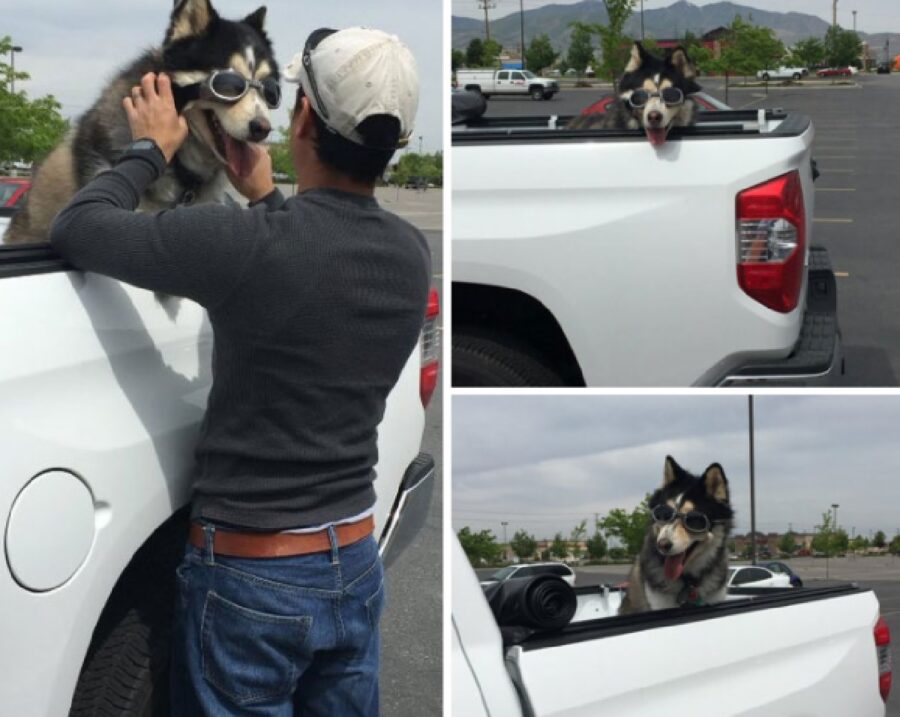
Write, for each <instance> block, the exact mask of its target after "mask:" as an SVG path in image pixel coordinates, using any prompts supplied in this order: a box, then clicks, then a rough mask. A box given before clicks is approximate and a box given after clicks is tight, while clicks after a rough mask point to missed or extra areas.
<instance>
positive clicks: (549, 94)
mask: <svg viewBox="0 0 900 717" xmlns="http://www.w3.org/2000/svg"><path fill="white" fill-rule="evenodd" d="M544 99H545V100H552V99H553V93H552V92H545V93H544Z"/></svg>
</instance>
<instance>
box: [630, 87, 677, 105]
mask: <svg viewBox="0 0 900 717" xmlns="http://www.w3.org/2000/svg"><path fill="white" fill-rule="evenodd" d="M651 97H659V98H660V99H661V100H662V101H663V102H665V103H666V105H667V106H669V107H672V106H673V105H680V104H681V103H682V102H684V92H682V91H681V90H679V89H678V88H677V87H666V88H665V89H663V90H660V91H659V92H648V91H647V90H635V91H634V92H632V93H631V97H629V98H628V103H629V104H630V105H631V106H632V107H634V108H635V109H640V108H641V107H645V106H646V105H647V103H648V102H649V101H650V98H651Z"/></svg>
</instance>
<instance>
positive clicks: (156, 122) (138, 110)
mask: <svg viewBox="0 0 900 717" xmlns="http://www.w3.org/2000/svg"><path fill="white" fill-rule="evenodd" d="M122 105H123V106H124V107H125V114H126V115H128V124H129V125H131V136H132V137H133V138H134V139H141V138H142V137H149V138H150V139H152V140H153V141H154V142H156V144H157V145H158V146H159V148H160V149H161V150H162V152H163V154H164V155H165V156H166V162H171V161H172V157H174V156H175V152H177V151H178V148H179V147H181V145H182V143H183V142H184V140H185V139H187V135H188V125H187V120H185V118H184V117H182V116H181V115H180V114H178V111H177V110H176V109H175V98H174V97H173V96H172V81H171V80H170V79H169V76H168V75H165V74H162V73H160V74H159V75H157V74H156V73H154V72H148V73H147V74H146V75H144V76H143V77H142V78H141V84H140V85H137V86H135V87H132V88H131V95H130V96H129V97H126V98H125V99H123V100H122Z"/></svg>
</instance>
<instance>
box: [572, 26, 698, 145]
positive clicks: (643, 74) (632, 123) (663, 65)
mask: <svg viewBox="0 0 900 717" xmlns="http://www.w3.org/2000/svg"><path fill="white" fill-rule="evenodd" d="M696 76H697V72H696V70H695V69H694V65H693V64H692V63H691V61H690V59H689V58H688V55H687V52H686V51H685V49H684V48H683V47H680V46H679V47H676V48H675V49H669V50H666V54H665V57H663V58H662V59H660V58H658V57H656V56H655V55H651V54H650V53H649V52H647V51H646V50H645V49H644V47H643V46H642V45H641V43H639V42H636V43H634V46H633V47H632V48H631V59H630V60H629V62H628V65H627V66H626V67H625V74H623V75H622V77H621V78H620V79H619V85H618V87H619V96H618V99H617V100H616V101H615V102H613V103H612V104H611V105H610V106H609V109H607V111H606V112H605V113H603V114H599V113H588V114H582V115H580V116H579V117H576V118H575V119H573V120H572V121H571V122H570V123H569V125H568V127H569V128H570V129H591V128H593V127H598V128H606V129H643V130H644V132H646V134H647V139H649V140H650V144H652V145H653V146H654V147H658V146H660V145H662V144H664V143H665V141H666V136H667V135H668V134H669V130H670V129H671V128H672V127H686V126H688V125H691V124H693V123H694V122H695V120H696V116H697V105H696V104H695V102H694V100H692V99H691V94H693V93H694V92H699V91H700V85H698V84H697V83H696V82H695V81H694V78H695V77H696Z"/></svg>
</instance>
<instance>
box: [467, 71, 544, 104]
mask: <svg viewBox="0 0 900 717" xmlns="http://www.w3.org/2000/svg"><path fill="white" fill-rule="evenodd" d="M456 85H457V87H461V88H463V89H464V90H470V91H472V92H480V93H481V94H482V95H484V96H485V97H490V96H491V95H531V99H533V100H549V99H550V98H551V97H553V95H555V94H556V93H557V92H559V83H558V82H557V81H556V80H548V79H547V78H545V77H538V76H537V75H535V74H534V73H533V72H529V71H528V70H490V69H487V70H457V71H456Z"/></svg>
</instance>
